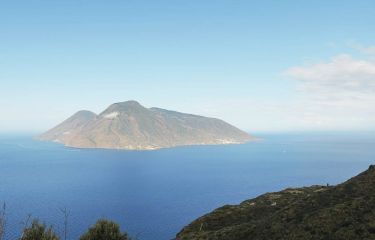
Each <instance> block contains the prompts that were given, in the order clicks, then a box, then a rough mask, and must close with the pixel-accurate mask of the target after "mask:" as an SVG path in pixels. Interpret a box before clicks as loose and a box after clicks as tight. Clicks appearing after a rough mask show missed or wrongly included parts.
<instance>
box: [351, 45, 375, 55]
mask: <svg viewBox="0 0 375 240" xmlns="http://www.w3.org/2000/svg"><path fill="white" fill-rule="evenodd" d="M348 46H349V47H351V48H353V49H355V50H357V51H358V52H360V53H362V54H367V55H375V46H367V47H365V46H363V45H361V44H359V43H356V42H351V43H348Z"/></svg>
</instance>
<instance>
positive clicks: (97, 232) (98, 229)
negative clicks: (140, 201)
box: [80, 219, 129, 240]
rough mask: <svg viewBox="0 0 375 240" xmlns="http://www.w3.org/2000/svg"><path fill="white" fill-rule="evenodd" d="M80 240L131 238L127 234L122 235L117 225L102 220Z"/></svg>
mask: <svg viewBox="0 0 375 240" xmlns="http://www.w3.org/2000/svg"><path fill="white" fill-rule="evenodd" d="M80 240H129V238H128V235H127V233H121V230H120V226H119V225H118V224H117V223H114V222H112V221H108V220H104V219H101V220H98V221H97V222H96V224H95V225H94V226H92V227H91V228H89V230H88V231H87V232H86V233H85V234H83V235H82V236H81V237H80Z"/></svg>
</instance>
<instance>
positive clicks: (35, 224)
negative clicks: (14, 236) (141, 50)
mask: <svg viewBox="0 0 375 240" xmlns="http://www.w3.org/2000/svg"><path fill="white" fill-rule="evenodd" d="M59 239H60V238H59V237H58V236H57V235H56V234H55V232H54V231H53V229H52V227H48V228H47V227H46V225H45V224H42V223H40V222H39V221H38V220H33V221H32V223H31V226H30V227H27V228H25V229H24V231H23V234H22V236H21V238H20V240H59Z"/></svg>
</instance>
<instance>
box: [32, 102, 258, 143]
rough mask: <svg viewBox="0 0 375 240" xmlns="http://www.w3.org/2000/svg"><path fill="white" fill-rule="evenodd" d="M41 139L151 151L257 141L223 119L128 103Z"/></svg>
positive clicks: (80, 117) (81, 115)
mask: <svg viewBox="0 0 375 240" xmlns="http://www.w3.org/2000/svg"><path fill="white" fill-rule="evenodd" d="M39 139H40V140H47V141H55V142H59V143H63V144H64V145H66V146H69V147H78V148H114V149H137V150H147V149H148V150H150V149H158V148H166V147H173V146H182V145H200V144H230V143H244V142H247V141H250V140H253V139H254V138H253V137H252V136H250V135H249V134H247V133H245V132H243V131H241V130H239V129H238V128H236V127H234V126H232V125H230V124H228V123H226V122H224V121H222V120H220V119H215V118H208V117H202V116H198V115H192V114H186V113H180V112H175V111H169V110H164V109H160V108H145V107H143V106H142V105H140V104H139V103H138V102H136V101H127V102H121V103H115V104H112V105H111V106H109V107H108V108H107V109H106V110H105V111H103V112H102V113H101V114H99V115H96V114H95V113H92V112H89V111H80V112H78V113H76V114H74V115H73V116H72V117H70V118H69V119H67V120H66V121H64V122H63V123H61V124H59V125H58V126H56V127H54V128H53V129H51V130H49V131H48V132H46V133H44V134H42V135H41V136H39Z"/></svg>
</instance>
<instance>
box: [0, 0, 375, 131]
mask: <svg viewBox="0 0 375 240" xmlns="http://www.w3.org/2000/svg"><path fill="white" fill-rule="evenodd" d="M374 26H375V1H373V0H368V1H365V0H352V1H348V0H330V1H326V0H314V1H313V0H311V1H299V0H284V1H279V0H274V1H269V0H268V1H267V0H265V1H264V0H262V1H260V0H259V1H255V0H254V1H251V0H236V1H234V0H227V1H223V0H205V1H202V0H189V1H183V0H169V1H164V0H158V1H155V0H149V1H145V0H121V1H120V0H119V1H116V0H110V1H102V0H90V1H89V0H64V1H51V0H24V1H21V0H2V1H0V109H1V111H0V132H26V131H28V132H43V131H45V130H47V129H49V128H51V127H53V126H54V125H56V124H57V123H59V122H61V121H63V120H64V119H66V118H68V117H69V116H70V115H72V114H73V113H75V112H77V111H78V110H81V109H87V110H91V111H94V112H96V113H100V112H101V111H103V110H104V109H105V108H106V107H107V106H108V105H110V104H111V103H114V102H121V101H126V100H137V101H138V102H140V103H141V104H142V105H144V106H146V107H153V106H155V107H161V108H166V109H171V110H177V111H181V112H188V113H195V114H200V115H204V116H210V117H217V118H221V119H223V120H225V121H227V122H229V123H231V124H233V125H235V126H237V127H240V128H242V129H244V130H246V131H250V132H251V131H266V132H276V131H277V132H279V131H326V130H334V131H347V130H350V131H352V130H360V131H367V130H375V31H374V30H375V28H374Z"/></svg>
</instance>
